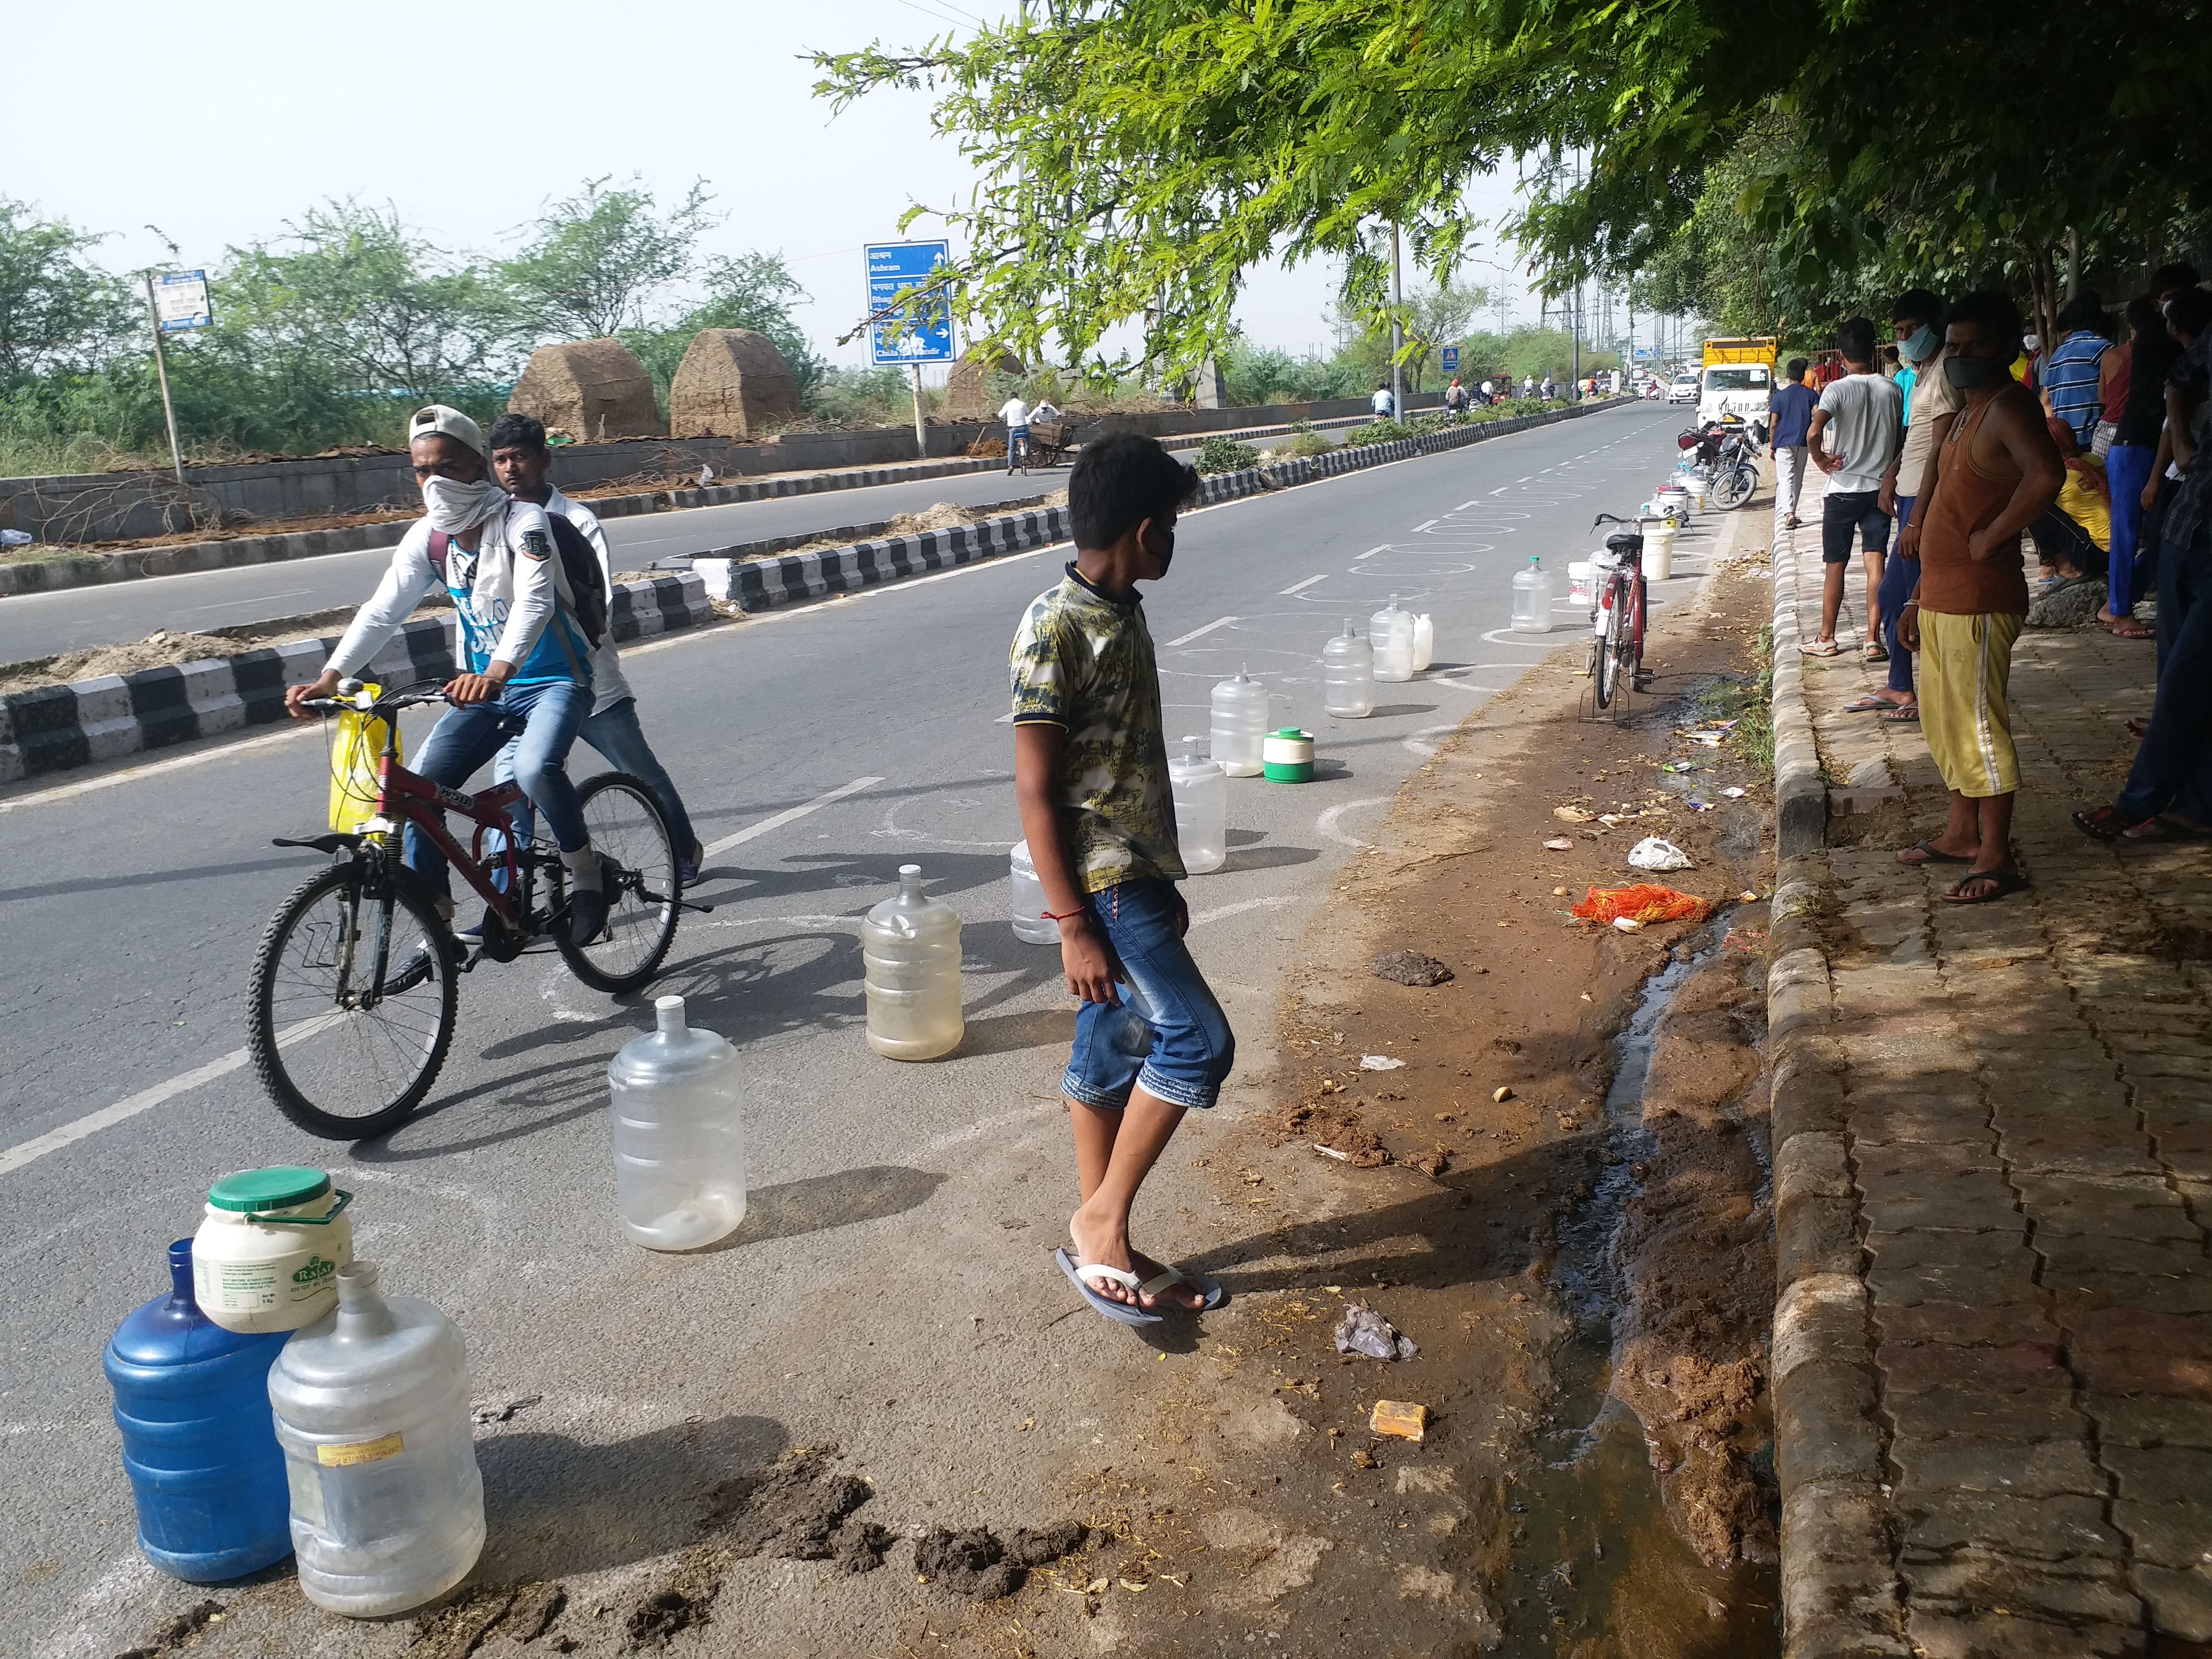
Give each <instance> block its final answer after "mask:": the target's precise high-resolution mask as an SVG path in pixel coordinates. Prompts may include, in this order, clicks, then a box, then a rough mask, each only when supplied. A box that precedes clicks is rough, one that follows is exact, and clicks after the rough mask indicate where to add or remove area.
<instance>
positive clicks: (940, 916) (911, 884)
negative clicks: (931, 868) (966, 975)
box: [860, 864, 963, 1060]
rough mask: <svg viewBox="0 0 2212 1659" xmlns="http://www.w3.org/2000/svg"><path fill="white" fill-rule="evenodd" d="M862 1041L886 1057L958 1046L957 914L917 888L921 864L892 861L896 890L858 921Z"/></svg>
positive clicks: (930, 1056)
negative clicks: (864, 1017) (864, 1019)
mask: <svg viewBox="0 0 2212 1659" xmlns="http://www.w3.org/2000/svg"><path fill="white" fill-rule="evenodd" d="M860 961H861V963H862V965H863V968H864V970H865V973H866V988H867V994H868V1047H870V1048H873V1049H874V1050H875V1051H876V1052H877V1053H878V1054H883V1055H885V1056H886V1057H888V1058H890V1059H891V1060H935V1059H937V1058H938V1057H939V1055H941V1054H951V1052H952V1051H953V1050H954V1049H955V1048H958V1047H959V1046H960V1033H961V1031H962V1030H963V1024H962V1020H961V1017H960V918H959V917H958V916H957V915H955V914H954V912H953V909H952V907H951V905H949V904H945V903H941V902H939V901H938V900H936V899H933V898H932V897H930V896H929V895H928V894H927V893H925V892H923V891H922V890H921V866H920V865H918V864H902V865H901V866H899V890H898V895H897V896H896V897H895V898H887V899H885V900H884V902H882V903H881V904H878V906H876V908H874V909H872V910H871V911H869V912H868V915H867V919H866V921H863V922H862V923H861V924H860Z"/></svg>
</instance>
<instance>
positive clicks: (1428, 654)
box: [1413, 611, 1437, 674]
mask: <svg viewBox="0 0 2212 1659" xmlns="http://www.w3.org/2000/svg"><path fill="white" fill-rule="evenodd" d="M1436 659H1437V625H1436V623H1435V622H1434V621H1433V620H1431V617H1430V616H1429V613H1428V612H1427V611H1423V612H1421V614H1420V615H1419V616H1418V617H1414V618H1413V671H1414V672H1415V673H1416V674H1425V673H1427V672H1428V671H1429V665H1430V664H1431V663H1432V662H1434V661H1435V660H1436Z"/></svg>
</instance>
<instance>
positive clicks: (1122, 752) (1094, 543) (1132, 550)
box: [1011, 432, 1237, 1325]
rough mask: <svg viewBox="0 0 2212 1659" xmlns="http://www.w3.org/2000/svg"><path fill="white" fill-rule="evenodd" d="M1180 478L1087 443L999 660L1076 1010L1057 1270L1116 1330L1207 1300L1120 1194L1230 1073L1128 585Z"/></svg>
mask: <svg viewBox="0 0 2212 1659" xmlns="http://www.w3.org/2000/svg"><path fill="white" fill-rule="evenodd" d="M1197 489H1198V477H1197V475H1196V474H1195V473H1194V472H1193V471H1191V470H1190V469H1189V468H1188V467H1186V466H1183V465H1181V464H1179V463H1178V462H1177V461H1176V460H1175V459H1174V458H1173V457H1172V456H1170V454H1169V453H1167V451H1166V450H1165V449H1164V448H1162V447H1160V445H1159V444H1158V442H1156V441H1154V440H1152V439H1151V438H1147V437H1143V436H1140V435H1138V434H1136V433H1130V432H1122V433H1115V434H1114V435H1112V436H1110V437H1107V438H1104V439H1101V440H1100V441H1097V442H1096V443H1091V444H1086V445H1085V446H1084V447H1083V449H1082V452H1081V453H1079V455H1077V457H1076V459H1075V466H1074V469H1073V471H1072V472H1071V473H1070V475H1069V477H1068V481H1067V512H1068V518H1069V520H1070V527H1071V529H1072V531H1073V538H1074V542H1075V549H1076V552H1075V558H1074V560H1073V562H1071V563H1070V564H1069V565H1068V566H1067V567H1066V573H1065V574H1064V575H1063V576H1062V577H1061V580H1060V583H1059V585H1058V586H1055V587H1053V588H1051V589H1049V590H1048V591H1047V592H1043V593H1041V594H1039V595H1038V596H1037V598H1036V599H1035V600H1034V601H1033V602H1032V603H1031V604H1030V607H1029V611H1028V613H1027V615H1025V616H1024V617H1023V618H1022V622H1021V625H1020V627H1019V628H1018V629H1016V631H1015V634H1014V641H1013V648H1012V653H1011V655H1012V662H1011V669H1012V683H1013V684H1012V690H1013V705H1014V707H1013V720H1014V796H1015V799H1016V802H1017V803H1018V805H1019V808H1020V811H1021V819H1022V829H1023V832H1024V834H1025V835H1026V836H1028V838H1029V846H1030V857H1031V859H1032V860H1034V861H1035V863H1036V874H1037V880H1038V882H1039V884H1041V885H1042V888H1043V890H1044V902H1045V904H1046V906H1047V908H1046V911H1045V912H1044V915H1046V916H1047V917H1048V919H1049V920H1051V921H1054V922H1056V923H1058V924H1059V927H1060V965H1061V967H1062V969H1064V970H1065V972H1066V976H1067V988H1068V990H1069V991H1070V992H1071V993H1073V994H1074V996H1075V997H1076V998H1077V999H1078V1000H1079V1003H1080V1005H1081V1006H1079V1008H1078V1010H1077V1012H1076V1017H1075V1047H1074V1051H1073V1054H1071V1056H1070V1057H1069V1060H1068V1064H1067V1070H1066V1073H1065V1074H1064V1075H1063V1076H1062V1077H1061V1079H1060V1093H1061V1095H1062V1096H1063V1097H1065V1098H1066V1107H1067V1115H1068V1121H1069V1123H1070V1126H1071V1127H1072V1128H1073V1133H1074V1140H1075V1170H1076V1180H1077V1186H1078V1189H1079V1192H1080V1194H1081V1195H1082V1204H1081V1206H1079V1208H1078V1209H1077V1210H1076V1212H1075V1213H1074V1214H1073V1216H1071V1217H1070V1218H1069V1219H1068V1237H1069V1243H1068V1245H1067V1246H1066V1247H1065V1248H1063V1249H1060V1251H1059V1252H1058V1253H1057V1259H1058V1261H1059V1264H1060V1271H1061V1272H1062V1273H1065V1274H1066V1276H1067V1278H1068V1279H1070V1280H1071V1281H1072V1282H1073V1284H1074V1285H1075V1286H1076V1287H1077V1288H1078V1289H1079V1291H1081V1292H1082V1294H1083V1297H1084V1299H1085V1302H1087V1303H1088V1304H1090V1306H1091V1308H1092V1310H1095V1311H1096V1312H1098V1313H1100V1314H1103V1315H1104V1316H1106V1317H1108V1318H1109V1319H1113V1320H1115V1321H1117V1322H1121V1323H1123V1324H1132V1325H1135V1324H1152V1323H1155V1322H1158V1320H1159V1318H1160V1317H1161V1315H1162V1312H1163V1311H1166V1312H1181V1313H1190V1312H1197V1311H1200V1310H1203V1309H1206V1308H1210V1307H1212V1306H1213V1305H1214V1304H1217V1303H1218V1302H1219V1301H1220V1299H1221V1288H1220V1286H1219V1285H1216V1284H1214V1283H1213V1282H1212V1281H1211V1280H1210V1279H1205V1278H1203V1277H1201V1276H1200V1275H1199V1274H1197V1273H1184V1272H1182V1271H1179V1270H1177V1269H1176V1268H1175V1267H1170V1266H1168V1265H1167V1264H1166V1263H1165V1262H1164V1261H1161V1260H1158V1259H1156V1258H1154V1257H1152V1256H1150V1255H1146V1254H1145V1253H1143V1252H1142V1251H1140V1250H1139V1249H1137V1248H1136V1247H1135V1246H1134V1245H1133V1243H1131V1242H1130V1237H1129V1217H1130V1212H1131V1210H1132V1208H1133V1206H1134V1205H1135V1202H1136V1198H1137V1193H1138V1189H1139V1188H1140V1187H1141V1186H1142V1185H1143V1183H1144V1181H1145V1178H1146V1176H1147V1175H1149V1174H1150V1173H1151V1172H1152V1166H1153V1165H1154V1164H1156V1163H1157V1162H1158V1159H1159V1156H1160V1154H1161V1153H1162V1152H1164V1151H1165V1150H1166V1147H1167V1144H1168V1141H1169V1139H1170V1137H1171V1136H1172V1135H1173V1134H1174V1133H1175V1131H1176V1126H1177V1125H1178V1124H1180V1123H1181V1122H1182V1116H1183V1114H1184V1113H1185V1112H1186V1111H1188V1109H1191V1108H1193V1107H1199V1108H1206V1107H1210V1106H1212V1104H1213V1103H1214V1102H1215V1100H1216V1099H1218V1097H1219V1095H1220V1091H1221V1085H1222V1082H1223V1080H1224V1079H1226V1078H1227V1077H1228V1075H1229V1072H1230V1068H1231V1066H1232V1065H1233V1064H1234V1063H1235V1060H1236V1054H1237V1044H1236V1038H1235V1036H1233V1034H1232V1033H1231V1030H1230V1028H1229V1021H1228V1018H1227V1017H1226V1016H1225V1014H1224V1013H1223V1012H1222V1010H1221V1005H1220V1003H1219V1002H1218V1001H1217V1000H1215V998H1214V995H1213V993H1212V991H1211V990H1210V989H1209V988H1208V987H1207V986H1206V980H1205V977H1204V976H1203V975H1201V974H1200V972H1199V970H1198V965H1197V963H1194V962H1193V961H1192V960H1191V955H1190V951H1189V947H1188V945H1185V944H1184V942H1183V935H1184V934H1185V933H1188V931H1189V928H1190V912H1189V909H1188V907H1187V906H1186V905H1185V903H1184V902H1183V899H1182V895H1181V894H1180V893H1179V892H1177V891H1176V882H1178V881H1179V880H1181V879H1182V877H1183V874H1184V871H1183V864H1182V852H1181V848H1180V846H1179V843H1178V842H1177V839H1176V817H1175V801H1174V797H1173V794H1172V793H1171V792H1170V787H1169V782H1168V753H1167V738H1166V736H1165V732H1164V726H1163V725H1162V722H1161V711H1160V682H1159V672H1158V665H1157V664H1156V663H1155V661H1154V659H1153V653H1152V634H1151V632H1150V630H1149V629H1147V627H1146V622H1145V611H1144V605H1143V601H1142V599H1140V597H1139V594H1138V592H1137V585H1138V584H1139V582H1156V581H1158V580H1161V579H1162V578H1163V577H1164V576H1165V575H1166V574H1168V568H1169V565H1170V562H1171V561H1172V560H1173V558H1174V556H1175V546H1176V535H1175V526H1176V514H1177V513H1178V512H1179V511H1180V509H1181V508H1182V506H1183V504H1184V503H1185V502H1187V501H1189V499H1190V498H1191V496H1192V495H1194V493H1195V492H1196V490H1197Z"/></svg>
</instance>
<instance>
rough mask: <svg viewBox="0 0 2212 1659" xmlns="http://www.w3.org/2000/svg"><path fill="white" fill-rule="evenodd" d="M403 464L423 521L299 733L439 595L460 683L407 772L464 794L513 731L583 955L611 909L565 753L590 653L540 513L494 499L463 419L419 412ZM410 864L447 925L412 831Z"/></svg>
mask: <svg viewBox="0 0 2212 1659" xmlns="http://www.w3.org/2000/svg"><path fill="white" fill-rule="evenodd" d="M408 453H409V455H410V457H411V458H412V459H413V461H414V464H415V481H416V484H418V485H419V486H420V487H421V489H422V504H423V507H424V508H425V513H424V516H423V517H422V519H421V520H419V521H418V522H416V524H414V525H413V526H410V528H409V529H408V532H407V534H406V535H405V537H404V538H402V539H401V541H400V544H399V545H398V547H397V548H396V549H394V550H393V551H392V566H391V568H389V569H388V570H386V572H385V574H384V580H383V582H382V583H381V584H380V586H378V588H377V590H376V593H375V595H374V597H373V598H372V599H370V600H369V601H368V604H366V605H362V608H361V609H360V611H358V612H356V614H355V617H354V619H353V623H352V625H351V626H350V627H349V628H348V629H346V631H345V636H344V637H343V639H341V640H340V641H338V645H337V650H335V651H333V652H332V653H331V658H330V661H329V663H328V665H326V666H325V668H324V670H323V672H322V676H321V678H319V679H317V680H316V681H315V682H314V683H313V684H310V685H295V686H294V687H293V688H292V689H291V690H289V691H288V692H287V693H286V694H285V704H286V707H287V708H289V709H290V711H291V712H292V714H294V715H295V716H296V717H298V718H300V719H302V720H305V719H309V718H312V714H311V712H310V711H308V710H307V709H305V708H301V703H302V702H305V701H306V700H307V698H309V697H327V696H331V693H333V692H334V691H336V690H337V684H338V682H339V681H340V680H341V679H343V678H347V677H348V676H349V675H354V674H357V673H359V672H360V671H361V670H362V668H364V667H365V666H367V665H368V660H369V659H370V658H372V657H374V655H375V654H376V653H377V651H378V650H379V648H380V647H382V646H383V644H384V642H385V641H386V640H388V639H390V638H391V637H392V634H393V633H394V631H396V630H397V629H398V627H399V625H400V623H403V622H404V621H405V620H406V619H407V618H408V617H409V616H410V615H411V614H412V613H413V611H414V610H415V607H416V605H419V604H421V603H422V597H423V595H424V594H426V593H428V592H429V591H430V589H431V586H432V585H433V584H435V583H442V584H443V586H444V587H445V589H446V591H447V593H448V594H450V595H451V596H452V598H453V613H454V619H455V623H454V626H455V635H456V639H455V650H454V655H455V657H456V658H457V659H459V661H460V663H461V665H462V671H461V672H460V673H459V674H458V675H456V676H454V678H453V679H452V680H451V681H449V682H448V683H447V686H446V696H447V698H448V700H449V701H450V702H452V703H453V708H451V710H450V711H448V712H447V714H446V715H445V717H444V718H443V719H441V720H439V722H438V724H437V726H436V727H435V729H434V730H433V731H432V732H431V733H430V735H429V738H428V739H427V740H426V741H425V742H424V743H423V744H422V749H421V750H419V751H418V752H417V753H416V757H415V763H414V765H413V767H412V770H414V771H416V772H417V773H419V774H420V775H422V776H423V777H426V778H428V779H429V780H430V781H433V782H434V783H441V784H444V785H447V787H452V788H456V789H458V788H459V787H461V785H462V784H464V783H465V782H466V781H467V780H468V777H469V775H470V774H471V773H472V772H474V771H475V770H476V769H477V768H478V767H480V766H482V765H483V764H484V763H486V762H487V761H489V760H490V759H491V758H492V757H494V756H495V755H497V754H498V753H499V751H500V750H501V749H502V748H503V747H505V746H506V744H507V738H508V736H509V735H510V733H511V732H512V730H513V728H514V727H515V726H520V728H521V732H522V738H521V743H520V747H519V748H518V750H516V753H515V757H514V776H515V780H516V781H517V782H519V783H520V784H521V786H522V788H523V793H525V794H526V795H528V796H529V797H530V799H531V802H532V805H534V806H536V807H537V809H538V811H540V812H542V813H544V815H545V823H546V827H547V828H548V829H550V830H551V831H552V832H553V836H554V839H555V840H556V842H558V843H559V845H560V848H561V861H562V863H563V864H564V865H566V866H568V876H569V883H570V897H569V903H568V936H569V938H570V939H574V940H575V941H577V942H578V943H579V944H581V943H583V942H585V941H587V940H590V939H596V938H597V937H598V936H599V933H601V931H602V930H604V929H605V927H606V920H607V903H606V896H605V892H604V891H603V890H602V884H601V880H600V872H599V855H598V854H596V853H595V852H593V851H592V844H591V838H590V836H589V834H588V832H587V831H586V829H585V826H584V813H583V808H582V805H580V802H579V801H578V799H577V796H576V787H575V785H574V784H573V783H572V782H570V781H569V780H568V771H567V764H568V749H569V745H570V744H573V743H574V741H575V739H576V731H577V728H578V727H579V726H582V725H583V723H584V720H585V717H586V716H587V715H588V714H590V713H591V712H592V670H591V653H592V646H591V642H590V641H589V640H588V639H587V638H586V635H585V634H584V631H583V629H581V628H580V627H579V626H578V624H577V622H576V616H575V599H574V595H573V594H571V593H570V592H569V591H568V580H567V578H566V577H565V576H564V575H563V574H562V569H561V561H560V560H559V559H558V558H557V557H556V556H555V553H554V545H553V532H552V529H551V527H550V526H549V525H548V524H547V523H546V520H545V509H544V507H538V506H536V505H533V504H532V503H531V502H529V501H515V500H513V498H512V497H510V496H509V495H507V492H506V491H505V490H504V489H501V488H500V487H499V484H498V483H496V482H495V480H494V479H493V478H492V477H491V469H490V455H489V448H488V446H487V445H486V443H485V441H484V435H483V428H481V427H479V426H478V425H477V423H476V422H474V421H472V420H471V419H470V418H469V417H468V416H465V415H464V414H462V413H461V412H460V410H457V409H448V408H447V407H446V406H445V405H444V404H432V405H430V406H429V407H428V408H427V409H422V410H416V414H415V416H414V418H413V419H412V420H411V421H410V422H409V425H408ZM406 859H407V864H408V866H409V867H410V869H412V870H414V871H415V872H416V873H417V874H419V875H420V876H421V877H422V878H423V880H424V881H426V882H428V884H429V885H430V888H431V890H432V891H433V892H435V893H436V894H437V895H438V898H439V906H440V908H441V911H442V912H443V913H444V914H445V915H447V916H451V915H452V914H453V899H452V897H451V896H450V890H449V878H448V875H447V869H446V858H445V854H443V853H441V851H440V850H439V849H438V848H437V847H436V846H435V844H433V843H432V842H430V841H429V840H428V837H426V836H421V835H418V834H417V832H416V829H415V828H414V826H413V825H411V824H410V825H409V826H408V829H407V843H406Z"/></svg>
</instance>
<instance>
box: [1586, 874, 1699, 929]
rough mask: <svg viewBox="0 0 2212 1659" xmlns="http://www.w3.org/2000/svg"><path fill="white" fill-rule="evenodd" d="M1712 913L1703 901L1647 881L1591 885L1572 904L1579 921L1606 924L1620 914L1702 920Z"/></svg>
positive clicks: (1643, 918)
mask: <svg viewBox="0 0 2212 1659" xmlns="http://www.w3.org/2000/svg"><path fill="white" fill-rule="evenodd" d="M1712 913H1713V907H1712V905H1711V902H1708V901H1707V900H1705V899H1701V898H1692V897H1691V896H1690V895H1689V894H1687V893H1678V892H1676V891H1675V890H1674V889H1673V888H1671V887H1660V886H1657V885H1655V884H1652V883H1650V882H1638V883H1637V884H1636V885H1635V886H1633V887H1593V888H1591V889H1590V890H1589V897H1588V898H1586V899H1584V900H1583V902H1581V903H1580V904H1577V906H1575V915H1577V916H1578V917H1579V918H1581V919H1582V920H1583V921H1595V922H1598V923H1601V924H1604V925H1607V926H1609V925H1611V924H1612V923H1613V922H1615V921H1620V919H1621V918H1622V917H1623V916H1626V917H1627V918H1628V919H1629V920H1630V921H1641V922H1654V921H1704V920H1705V918H1706V917H1707V916H1709V915H1712Z"/></svg>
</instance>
